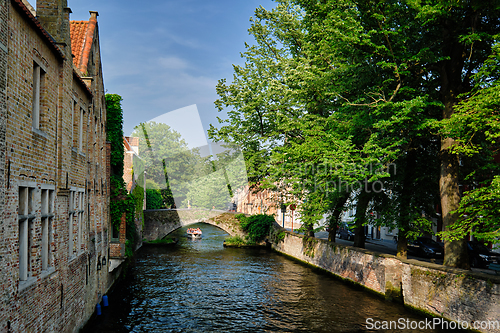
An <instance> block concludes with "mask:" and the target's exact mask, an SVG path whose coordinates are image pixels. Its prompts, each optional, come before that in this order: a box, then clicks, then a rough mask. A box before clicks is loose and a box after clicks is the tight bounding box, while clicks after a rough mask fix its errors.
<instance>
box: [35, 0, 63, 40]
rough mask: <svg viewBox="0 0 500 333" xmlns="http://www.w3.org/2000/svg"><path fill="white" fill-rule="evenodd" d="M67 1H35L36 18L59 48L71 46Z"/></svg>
mask: <svg viewBox="0 0 500 333" xmlns="http://www.w3.org/2000/svg"><path fill="white" fill-rule="evenodd" d="M70 13H71V9H70V8H68V1H67V0H37V1H36V14H37V18H38V20H39V21H40V23H41V24H42V26H43V27H44V29H45V30H47V32H48V33H49V34H50V35H51V36H52V37H53V38H54V40H55V41H56V43H58V44H62V45H61V46H71V40H70V38H71V37H70V31H69V14H70Z"/></svg>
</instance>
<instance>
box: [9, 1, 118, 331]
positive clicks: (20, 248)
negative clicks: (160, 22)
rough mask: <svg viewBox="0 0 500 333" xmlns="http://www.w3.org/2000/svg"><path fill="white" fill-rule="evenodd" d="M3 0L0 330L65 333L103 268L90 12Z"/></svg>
mask: <svg viewBox="0 0 500 333" xmlns="http://www.w3.org/2000/svg"><path fill="white" fill-rule="evenodd" d="M36 9H37V11H36V13H35V11H34V9H33V7H32V6H31V5H30V4H29V3H28V2H27V1H26V0H0V168H2V170H1V171H2V172H0V214H1V220H0V224H1V225H0V285H1V289H0V290H1V297H0V302H1V305H0V331H2V332H35V331H37V332H42V331H48V332H72V331H78V329H79V328H80V327H81V326H82V325H83V324H84V323H85V322H86V320H87V319H88V318H89V317H90V316H91V314H92V313H93V311H94V309H95V306H96V304H97V303H98V302H99V301H100V300H101V297H102V295H103V294H104V293H106V292H107V290H108V289H109V287H110V285H111V283H112V282H113V281H114V275H115V274H116V273H117V271H114V272H111V273H110V272H109V271H110V269H109V268H110V265H109V263H110V261H109V258H110V253H109V250H110V243H111V232H110V231H111V227H110V222H109V191H110V189H109V185H110V184H109V148H107V145H106V133H105V123H106V107H105V97H104V85H103V75H102V67H101V57H100V47H99V31H98V24H97V12H90V19H89V20H88V21H78V22H70V21H69V15H70V13H71V10H70V9H69V8H68V6H67V1H66V0H52V1H47V0H45V1H42V0H39V1H38V2H37V6H36Z"/></svg>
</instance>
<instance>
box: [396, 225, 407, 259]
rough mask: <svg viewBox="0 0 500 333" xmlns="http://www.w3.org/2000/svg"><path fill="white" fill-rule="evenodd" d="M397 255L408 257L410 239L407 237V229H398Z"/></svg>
mask: <svg viewBox="0 0 500 333" xmlns="http://www.w3.org/2000/svg"><path fill="white" fill-rule="evenodd" d="M396 256H397V257H398V258H403V259H406V258H408V239H407V238H406V231H404V230H402V229H399V231H398V249H397V253H396Z"/></svg>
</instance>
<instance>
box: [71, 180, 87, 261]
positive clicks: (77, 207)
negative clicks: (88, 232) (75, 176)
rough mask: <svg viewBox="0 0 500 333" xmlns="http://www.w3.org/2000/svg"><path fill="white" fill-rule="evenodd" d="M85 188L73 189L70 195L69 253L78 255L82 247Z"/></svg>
mask: <svg viewBox="0 0 500 333" xmlns="http://www.w3.org/2000/svg"><path fill="white" fill-rule="evenodd" d="M84 205H85V190H84V189H75V190H71V192H70V195H69V255H70V256H73V255H78V254H79V253H80V252H81V251H82V250H83V249H82V243H83V240H82V234H83V225H82V224H83V213H84V211H85V210H84V207H85V206H84Z"/></svg>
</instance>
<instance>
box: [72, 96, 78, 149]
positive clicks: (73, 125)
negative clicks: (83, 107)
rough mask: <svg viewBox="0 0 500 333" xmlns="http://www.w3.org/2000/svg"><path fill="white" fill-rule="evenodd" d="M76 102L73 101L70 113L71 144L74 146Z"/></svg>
mask: <svg viewBox="0 0 500 333" xmlns="http://www.w3.org/2000/svg"><path fill="white" fill-rule="evenodd" d="M77 107H78V104H77V103H76V101H73V111H72V113H71V146H72V147H75V141H74V140H75V117H76V109H77Z"/></svg>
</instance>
